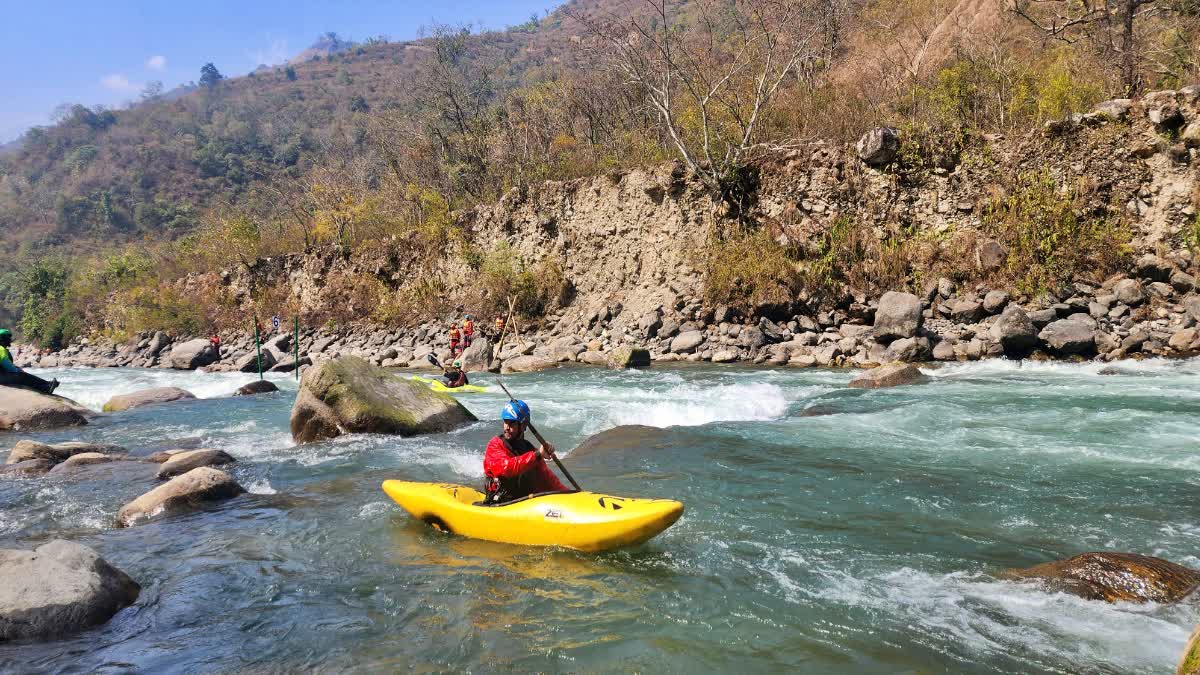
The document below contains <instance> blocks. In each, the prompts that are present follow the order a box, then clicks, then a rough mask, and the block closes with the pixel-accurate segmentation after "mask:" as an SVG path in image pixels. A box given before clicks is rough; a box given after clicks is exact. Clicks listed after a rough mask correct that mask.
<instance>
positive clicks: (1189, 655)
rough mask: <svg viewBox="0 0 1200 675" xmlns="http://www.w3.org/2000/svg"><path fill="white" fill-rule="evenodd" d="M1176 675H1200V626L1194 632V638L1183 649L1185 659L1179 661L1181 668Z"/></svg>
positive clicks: (1176, 671)
mask: <svg viewBox="0 0 1200 675" xmlns="http://www.w3.org/2000/svg"><path fill="white" fill-rule="evenodd" d="M1175 675H1200V626H1196V630H1194V631H1192V637H1191V639H1189V640H1188V643H1187V646H1186V647H1184V648H1183V658H1182V659H1180V660H1179V668H1177V669H1176V670H1175Z"/></svg>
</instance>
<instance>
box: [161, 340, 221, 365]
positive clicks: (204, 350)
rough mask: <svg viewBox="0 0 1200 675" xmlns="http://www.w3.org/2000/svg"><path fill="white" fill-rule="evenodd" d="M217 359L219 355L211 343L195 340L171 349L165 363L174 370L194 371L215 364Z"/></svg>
mask: <svg viewBox="0 0 1200 675" xmlns="http://www.w3.org/2000/svg"><path fill="white" fill-rule="evenodd" d="M219 359H220V354H218V353H217V348H216V347H214V346H213V345H212V343H211V342H209V341H208V340H205V339H204V338H196V339H195V340H188V341H187V342H183V343H180V344H177V345H175V346H174V347H172V348H171V353H170V355H169V356H168V357H167V363H168V364H170V366H171V367H172V368H174V369H175V370H195V369H197V368H203V367H204V366H207V365H210V364H213V363H216V362H217V361H218V360H219Z"/></svg>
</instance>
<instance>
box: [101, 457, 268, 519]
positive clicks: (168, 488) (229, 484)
mask: <svg viewBox="0 0 1200 675" xmlns="http://www.w3.org/2000/svg"><path fill="white" fill-rule="evenodd" d="M245 491H246V489H245V488H243V487H242V486H241V485H239V484H238V482H237V481H236V480H234V479H233V476H230V475H229V474H227V473H225V472H224V471H221V470H220V469H213V468H211V467H207V466H202V467H200V468H198V469H192V470H191V471H189V472H187V473H185V474H183V475H182V476H176V477H174V478H172V479H171V480H169V481H167V482H166V483H164V484H162V485H160V486H158V487H156V488H154V489H153V490H151V491H149V492H147V493H146V494H144V495H142V496H141V497H138V498H137V499H135V500H133V501H131V502H129V503H128V504H126V505H125V506H122V507H121V510H120V511H118V512H117V527H132V526H133V525H136V524H138V523H139V522H141V521H143V520H146V519H148V518H153V517H155V516H158V515H160V514H164V513H171V512H176V511H180V510H183V509H186V508H191V507H195V506H197V505H200V504H203V503H205V502H213V501H218V500H222V499H229V498H231V497H236V496H238V495H240V494H242V493H244V492H245Z"/></svg>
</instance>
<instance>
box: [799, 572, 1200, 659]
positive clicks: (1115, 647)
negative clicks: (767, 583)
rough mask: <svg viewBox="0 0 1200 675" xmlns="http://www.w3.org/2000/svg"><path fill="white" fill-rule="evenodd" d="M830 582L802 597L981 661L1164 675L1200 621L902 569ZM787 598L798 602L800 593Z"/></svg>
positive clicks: (1184, 610)
mask: <svg viewBox="0 0 1200 675" xmlns="http://www.w3.org/2000/svg"><path fill="white" fill-rule="evenodd" d="M825 576H826V579H827V581H828V585H827V586H825V587H824V588H821V589H818V590H816V591H801V593H802V594H803V595H808V596H810V597H811V598H812V599H815V600H817V601H825V602H830V601H832V602H838V603H844V604H846V605H850V606H856V607H862V608H866V609H871V610H875V611H879V612H882V613H884V614H892V615H899V616H900V618H901V619H902V620H903V621H906V622H908V623H910V624H911V625H914V626H919V627H920V628H921V629H922V631H923V632H926V633H928V634H929V635H930V637H931V638H932V639H933V640H934V641H936V642H941V643H957V644H960V645H962V646H963V647H965V648H966V649H969V650H970V651H971V652H972V653H973V657H974V658H976V659H983V658H987V657H988V656H993V655H995V656H1001V655H1005V656H1016V655H1020V654H1027V655H1028V656H1029V659H1030V661H1031V662H1032V664H1038V665H1040V666H1044V665H1045V663H1044V661H1047V660H1048V661H1053V662H1067V663H1091V664H1107V665H1109V666H1110V667H1111V668H1113V669H1114V670H1116V671H1117V672H1134V671H1139V670H1147V669H1149V670H1150V671H1151V672H1157V670H1161V669H1162V668H1163V667H1167V666H1169V665H1170V664H1173V663H1174V660H1175V659H1176V658H1178V656H1179V654H1180V652H1181V651H1182V650H1183V646H1184V643H1185V642H1186V641H1187V638H1188V634H1189V633H1190V631H1191V628H1192V626H1194V625H1195V623H1196V622H1197V621H1198V620H1200V616H1198V613H1197V611H1196V610H1195V608H1190V607H1187V606H1183V605H1177V606H1163V605H1157V604H1153V603H1151V604H1146V605H1137V604H1132V603H1106V602H1101V601H1093V600H1084V599H1082V598H1078V597H1075V596H1073V595H1067V594H1065V593H1051V592H1048V591H1047V590H1046V589H1045V588H1044V587H1043V586H1042V585H1041V584H1038V583H1035V582H1024V583H1017V582H1008V581H996V580H994V579H992V578H991V577H987V576H985V575H983V574H979V573H967V572H955V573H951V574H944V575H936V574H928V573H925V572H922V571H919V570H913V569H910V568H901V569H899V570H896V571H892V572H886V573H882V574H877V575H874V576H868V577H865V578H859V577H855V576H851V575H850V574H847V573H845V572H842V571H832V570H830V571H828V572H827V573H826V575H825ZM786 592H787V594H788V595H789V596H792V597H791V598H790V599H792V600H793V601H795V600H796V599H797V598H796V597H795V595H796V591H795V590H794V589H788V590H787V591H786ZM1068 645H1069V648H1068V647H1067V646H1068Z"/></svg>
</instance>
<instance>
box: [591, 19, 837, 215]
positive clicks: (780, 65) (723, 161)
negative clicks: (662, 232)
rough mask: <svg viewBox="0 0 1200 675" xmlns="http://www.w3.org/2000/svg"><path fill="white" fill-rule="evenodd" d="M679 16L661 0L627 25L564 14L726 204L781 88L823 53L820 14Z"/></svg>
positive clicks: (614, 21)
mask: <svg viewBox="0 0 1200 675" xmlns="http://www.w3.org/2000/svg"><path fill="white" fill-rule="evenodd" d="M687 8H688V10H689V11H688V12H687V14H686V16H684V15H681V13H680V10H679V9H677V8H676V7H675V6H674V5H673V3H670V2H668V1H667V0H645V9H646V10H648V11H642V12H631V13H629V15H627V16H624V17H617V16H614V15H607V16H602V17H596V16H588V15H585V14H583V13H581V12H578V11H572V10H567V13H568V15H569V16H571V17H572V18H574V19H575V20H577V21H578V22H580V23H581V24H582V25H583V26H585V27H586V29H587V30H588V32H589V33H590V34H591V36H592V37H593V38H596V39H597V41H598V42H599V44H600V46H601V48H600V55H601V57H602V58H603V62H604V63H606V64H607V65H608V66H609V67H611V68H613V69H615V70H616V71H617V72H619V73H620V74H621V75H622V76H623V77H624V78H625V79H626V81H627V82H629V83H631V84H633V85H635V86H637V87H638V88H640V89H641V90H642V91H643V93H644V96H645V101H646V104H647V105H648V106H649V107H650V108H651V109H653V111H654V112H655V113H656V116H657V118H658V120H659V122H660V124H661V125H662V127H663V129H664V131H665V133H666V135H667V136H668V137H669V139H670V143H671V145H673V146H674V148H675V150H676V151H677V152H678V153H679V155H680V156H681V157H682V159H683V161H684V162H685V163H686V164H687V166H688V168H689V169H691V170H692V171H693V172H694V173H695V174H696V175H697V176H698V177H699V178H700V179H701V180H703V181H704V183H705V184H706V185H708V187H709V188H710V189H711V190H713V191H714V192H715V193H720V194H722V196H725V197H726V198H728V189H729V183H730V181H731V180H735V179H736V178H735V177H736V174H737V171H738V169H739V168H740V167H742V166H743V165H744V161H745V159H746V157H747V154H748V153H749V152H750V151H751V150H752V149H753V148H754V147H755V146H756V145H757V144H759V143H760V142H761V141H762V139H761V136H762V126H763V123H764V118H766V117H767V116H768V115H769V113H770V112H771V109H772V103H773V102H774V100H775V97H776V94H777V93H778V92H779V90H780V87H781V86H783V85H784V83H785V82H786V81H787V79H788V77H789V76H793V77H794V76H795V75H796V73H797V71H798V69H800V67H801V66H802V64H805V63H806V62H809V61H811V60H813V59H815V58H817V57H818V56H819V55H820V50H821V47H822V44H821V41H820V40H819V37H820V36H821V35H822V26H821V23H820V22H819V21H816V20H814V19H815V18H816V17H815V16H814V15H815V13H816V10H815V9H814V6H813V5H809V4H807V3H805V2H801V1H799V0H733V1H732V2H717V1H715V0H701V1H700V2H697V3H689V5H687Z"/></svg>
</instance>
